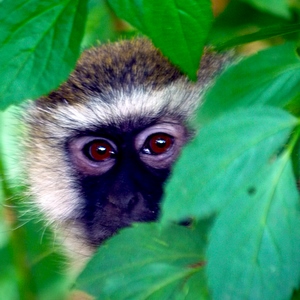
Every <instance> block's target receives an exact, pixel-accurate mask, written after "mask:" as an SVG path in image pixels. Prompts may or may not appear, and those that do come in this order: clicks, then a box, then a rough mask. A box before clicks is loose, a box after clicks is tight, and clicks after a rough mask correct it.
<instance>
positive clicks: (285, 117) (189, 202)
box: [162, 106, 299, 221]
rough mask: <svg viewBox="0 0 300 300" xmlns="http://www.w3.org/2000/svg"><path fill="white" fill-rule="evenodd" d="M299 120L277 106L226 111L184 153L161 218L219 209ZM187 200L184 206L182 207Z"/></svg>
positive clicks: (275, 150) (201, 214)
mask: <svg viewBox="0 0 300 300" xmlns="http://www.w3.org/2000/svg"><path fill="white" fill-rule="evenodd" d="M298 123H299V121H298V120H297V119H296V118H294V117H293V116H291V115H290V114H288V113H287V112H285V111H283V110H281V109H278V108H272V107H267V106H266V107H252V108H248V109H240V110H237V111H233V112H232V113H229V114H226V115H224V116H222V117H220V118H219V119H217V120H215V121H214V122H212V123H210V124H208V125H206V126H205V127H203V128H202V129H201V130H200V133H199V135H198V136H197V137H196V138H195V140H194V141H193V142H192V143H191V144H189V145H188V146H187V147H186V148H185V149H184V151H183V153H182V156H181V157H180V159H179V161H178V163H177V164H176V165H175V168H174V174H173V176H172V179H171V180H170V182H169V183H168V184H167V186H166V197H165V201H164V202H163V204H162V212H163V214H162V219H163V220H164V221H165V220H175V221H180V220H182V219H185V218H187V217H189V216H195V217H198V218H203V217H204V216H207V215H211V214H214V213H216V212H218V211H219V210H220V209H221V208H222V207H224V206H225V205H226V203H227V202H228V201H230V199H231V197H232V195H233V193H235V192H236V191H237V190H240V189H244V190H245V189H248V188H249V181H250V180H251V179H252V177H253V176H256V174H257V172H258V170H260V168H261V167H262V166H263V165H264V164H266V163H267V162H268V161H269V160H270V159H271V158H272V157H273V156H274V155H276V153H278V151H280V149H281V148H282V147H283V145H284V144H285V143H286V141H287V140H288V138H289V136H290V134H291V132H292V130H293V129H294V127H295V126H296V125H297V124H298ZM183 203H184V205H183Z"/></svg>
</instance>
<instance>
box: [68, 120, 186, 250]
mask: <svg viewBox="0 0 300 300" xmlns="http://www.w3.org/2000/svg"><path fill="white" fill-rule="evenodd" d="M185 142H186V130H185V128H184V127H183V126H181V125H179V124H176V123H172V122H166V123H159V124H155V125H152V126H150V127H148V128H146V129H144V130H138V131H135V130H132V131H126V132H125V131H122V130H120V129H116V128H115V129H112V128H106V129H102V130H101V132H100V131H99V132H97V134H94V133H93V134H91V135H90V134H88V135H81V136H79V137H76V138H74V139H72V141H71V142H70V143H69V151H70V153H71V162H72V164H73V165H74V166H75V170H76V172H75V173H76V174H77V175H76V178H77V181H78V182H79V186H80V193H81V194H82V195H83V198H84V203H83V207H82V208H81V211H80V218H79V222H81V223H82V224H83V226H84V229H85V231H86V235H87V239H88V242H89V244H91V245H93V246H97V245H99V244H100V243H101V242H102V241H103V240H105V239H106V238H108V237H110V236H111V235H113V234H114V233H115V232H116V231H117V230H118V229H120V228H122V227H126V226H129V225H130V224H131V223H132V222H148V221H154V220H155V219H156V218H157V216H158V213H159V202H160V199H161V197H162V194H163V183H164V182H165V181H166V179H167V177H168V175H169V174H170V170H171V166H172V164H173V162H174V161H175V159H176V158H177V157H178V155H179V153H180V149H181V148H182V146H183V144H184V143H185Z"/></svg>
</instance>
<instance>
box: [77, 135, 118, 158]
mask: <svg viewBox="0 0 300 300" xmlns="http://www.w3.org/2000/svg"><path fill="white" fill-rule="evenodd" d="M83 151H84V154H85V155H86V156H87V157H88V158H89V159H91V160H93V161H96V162H102V161H106V160H108V159H111V158H115V156H116V151H115V149H114V148H113V146H112V145H111V144H110V143H109V142H108V141H107V140H102V139H99V140H98V139H97V140H93V141H91V142H90V143H88V144H87V145H85V147H84V149H83Z"/></svg>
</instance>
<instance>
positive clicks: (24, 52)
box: [0, 0, 87, 109]
mask: <svg viewBox="0 0 300 300" xmlns="http://www.w3.org/2000/svg"><path fill="white" fill-rule="evenodd" d="M86 2H87V0H82V1H81V0H80V1H79V0H75V1H73V0H72V1H71V0H44V1H40V0H14V1H10V0H4V1H1V2H0V66H1V68H0V109H3V108H5V107H7V106H8V105H10V104H12V103H19V102H20V101H22V100H24V99H26V98H36V97H38V96H40V95H41V94H45V93H47V92H49V91H50V90H51V89H54V88H56V87H57V86H58V85H59V84H60V83H61V82H62V81H63V80H64V79H66V77H67V75H68V74H69V72H70V71H71V70H72V68H73V67H74V65H75V62H76V59H77V58H78V55H79V49H80V48H79V47H80V42H81V39H82V36H83V32H84V23H85V18H86V5H87V4H86Z"/></svg>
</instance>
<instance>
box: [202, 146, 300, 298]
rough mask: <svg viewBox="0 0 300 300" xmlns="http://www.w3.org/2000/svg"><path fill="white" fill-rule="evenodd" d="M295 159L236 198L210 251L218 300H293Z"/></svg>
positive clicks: (297, 234)
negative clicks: (291, 298)
mask: <svg viewBox="0 0 300 300" xmlns="http://www.w3.org/2000/svg"><path fill="white" fill-rule="evenodd" d="M289 156H290V153H289V152H287V151H286V152H283V153H282V154H281V155H280V156H279V157H278V158H277V159H275V160H270V161H269V162H268V163H266V164H265V165H264V166H263V167H262V168H260V169H259V170H258V172H257V174H256V175H255V176H253V177H252V178H250V177H249V182H248V186H249V188H248V189H247V188H246V186H245V185H244V186H242V187H241V188H240V190H239V191H237V193H236V194H234V195H232V197H231V200H230V202H228V203H227V205H226V206H225V207H224V209H223V210H222V211H221V213H220V214H219V216H218V217H217V220H216V223H215V225H214V227H213V229H212V232H211V236H210V245H209V247H208V251H207V258H208V267H207V272H208V278H209V284H210V286H211V288H212V290H213V298H214V299H216V300H218V299H220V300H221V299H228V298H230V299H237V300H241V299H272V300H277V299H278V300H279V299H290V297H291V295H292V293H293V289H294V288H296V287H297V286H298V284H299V281H300V255H299V250H300V206H299V193H298V191H297V188H296V184H295V177H294V174H293V169H292V164H291V161H290V157H289Z"/></svg>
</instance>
